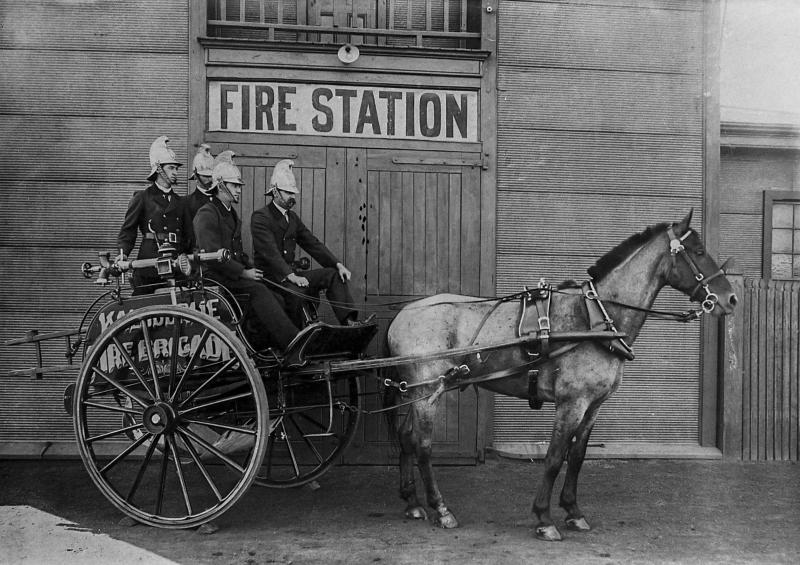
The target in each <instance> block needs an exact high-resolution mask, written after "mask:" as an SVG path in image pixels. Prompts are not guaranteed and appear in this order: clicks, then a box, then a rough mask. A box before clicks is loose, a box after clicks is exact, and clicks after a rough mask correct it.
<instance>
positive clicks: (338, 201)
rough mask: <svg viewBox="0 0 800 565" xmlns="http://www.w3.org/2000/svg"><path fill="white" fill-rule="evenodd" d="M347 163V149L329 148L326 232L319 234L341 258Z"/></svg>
mask: <svg viewBox="0 0 800 565" xmlns="http://www.w3.org/2000/svg"><path fill="white" fill-rule="evenodd" d="M345 163H346V155H345V149H344V148H341V147H329V148H328V155H327V167H326V169H327V170H328V171H331V173H330V174H328V175H327V176H326V179H325V193H326V196H327V197H326V198H325V202H326V204H327V205H326V209H325V216H326V221H325V231H324V232H317V237H319V233H324V234H325V240H324V241H325V243H326V245H327V246H328V249H330V250H331V251H332V252H333V253H334V254H335V255H338V256H339V257H341V255H342V252H343V251H344V235H345V207H344V206H345V186H344V185H345V182H346V170H345V169H346V167H345V166H344V164H345Z"/></svg>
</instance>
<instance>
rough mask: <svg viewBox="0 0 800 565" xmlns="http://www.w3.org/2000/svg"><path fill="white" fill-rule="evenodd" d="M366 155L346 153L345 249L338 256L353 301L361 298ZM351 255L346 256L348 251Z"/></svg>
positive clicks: (363, 150) (358, 152)
mask: <svg viewBox="0 0 800 565" xmlns="http://www.w3.org/2000/svg"><path fill="white" fill-rule="evenodd" d="M366 165H367V151H366V149H356V148H352V149H347V188H346V192H345V195H344V197H343V199H344V200H345V201H346V202H345V208H344V226H343V227H344V231H345V234H346V235H345V237H346V241H345V245H344V249H342V251H341V252H339V254H338V256H339V259H340V260H341V261H343V262H344V263H345V265H347V268H348V269H350V271H352V273H353V278H352V279H351V280H350V290H351V292H352V293H353V298H356V299H358V297H359V296H361V297H363V296H364V295H365V292H366V290H365V286H364V285H365V276H366V263H365V262H364V259H365V253H364V252H365V246H366V242H367V232H366V219H365V216H366V214H367V209H366V202H367V183H366V180H367V166H366ZM347 250H350V253H351V254H352V253H354V254H355V256H353V255H348V251H347Z"/></svg>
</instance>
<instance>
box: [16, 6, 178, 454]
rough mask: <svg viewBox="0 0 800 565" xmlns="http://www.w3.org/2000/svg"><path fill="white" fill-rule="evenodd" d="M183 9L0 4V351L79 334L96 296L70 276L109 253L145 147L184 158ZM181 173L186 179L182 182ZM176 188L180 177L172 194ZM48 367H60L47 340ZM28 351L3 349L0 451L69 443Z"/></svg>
mask: <svg viewBox="0 0 800 565" xmlns="http://www.w3.org/2000/svg"><path fill="white" fill-rule="evenodd" d="M188 7H189V5H188V2H187V0H138V1H137V2H116V3H114V4H113V6H112V5H110V4H109V3H105V2H72V1H66V0H61V1H59V0H49V1H48V0H24V1H23V0H6V1H4V2H3V3H2V4H1V5H0V28H1V29H2V33H0V68H2V69H3V80H2V82H0V154H2V155H3V158H2V165H0V168H1V169H2V171H3V182H4V188H3V190H2V191H0V208H1V209H2V214H3V216H2V217H3V223H4V224H5V225H4V229H3V230H2V231H0V264H2V267H1V268H0V288H2V294H1V295H0V313H1V315H2V321H3V323H2V324H0V343H3V342H5V341H7V340H8V339H11V338H14V337H21V336H22V334H24V332H25V331H27V330H29V329H32V328H37V329H40V330H42V331H55V330H59V329H65V328H70V327H75V326H77V324H78V322H79V320H80V317H81V315H82V314H83V311H84V309H85V308H86V307H87V306H88V305H89V304H90V303H91V301H92V300H93V299H94V297H95V296H97V295H99V294H100V292H102V290H101V289H99V288H97V287H95V286H93V285H92V284H91V282H90V281H86V280H85V279H83V278H82V276H81V274H80V265H81V263H82V262H84V261H90V262H94V263H96V262H97V260H96V259H97V252H98V251H112V250H113V249H114V246H115V243H116V234H117V232H118V230H119V226H120V224H121V223H122V218H123V215H124V213H125V209H126V207H127V204H128V201H129V199H130V197H131V196H132V194H133V192H134V191H135V190H140V189H141V188H143V187H144V186H145V181H144V179H145V177H146V176H147V174H148V173H149V165H148V150H149V147H150V144H151V143H152V141H153V140H154V139H155V138H156V137H157V136H159V135H167V136H169V138H170V143H171V145H172V146H173V147H174V149H175V150H176V152H177V154H178V156H179V158H180V159H182V160H183V161H184V162H186V161H187V159H188V158H189V157H187V149H186V139H187V130H188V125H187V120H188V95H187V93H188V69H189V56H188V46H189V43H188ZM184 178H185V177H184ZM178 191H179V192H182V193H185V192H186V182H185V180H184V181H183V183H182V184H181V185H180V186H179V187H178ZM53 345H54V347H53V350H52V351H51V352H50V353H47V354H46V355H45V359H44V362H45V363H46V364H64V363H65V359H64V355H63V351H64V346H63V342H61V341H58V342H54V344H53ZM27 347H28V346H17V347H5V346H0V367H2V369H0V443H2V442H9V441H44V440H47V441H57V440H71V439H72V424H71V421H70V419H69V418H68V417H67V415H66V414H65V413H64V410H63V405H62V400H61V395H62V390H63V389H64V387H65V386H66V384H67V383H69V382H70V381H71V380H73V379H74V377H75V375H76V372H77V370H75V371H72V372H69V373H64V374H63V375H61V376H57V377H50V378H46V379H45V380H42V381H34V380H31V379H30V378H29V377H9V376H8V375H7V371H9V370H14V369H22V368H25V367H30V366H31V365H32V362H33V360H34V355H33V350H32V349H28V348H27Z"/></svg>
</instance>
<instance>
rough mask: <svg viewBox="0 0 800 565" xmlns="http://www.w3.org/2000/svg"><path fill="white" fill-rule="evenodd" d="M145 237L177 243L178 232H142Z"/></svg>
mask: <svg viewBox="0 0 800 565" xmlns="http://www.w3.org/2000/svg"><path fill="white" fill-rule="evenodd" d="M144 238H145V239H155V240H156V241H168V242H170V243H178V234H176V233H173V232H166V233H153V232H147V233H146V234H144Z"/></svg>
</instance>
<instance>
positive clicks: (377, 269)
mask: <svg viewBox="0 0 800 565" xmlns="http://www.w3.org/2000/svg"><path fill="white" fill-rule="evenodd" d="M381 202H382V200H381V182H380V173H378V172H376V171H369V172H368V173H367V202H366V203H367V207H366V210H365V211H364V213H365V214H366V216H367V220H366V224H367V241H366V247H365V249H366V255H367V271H366V272H367V275H366V276H367V277H369V278H367V280H366V291H367V294H379V292H380V285H381V278H382V274H381V263H380V256H381V248H380V246H381V235H382V233H381V231H382V228H383V223H382V222H381ZM387 235H388V233H387Z"/></svg>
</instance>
